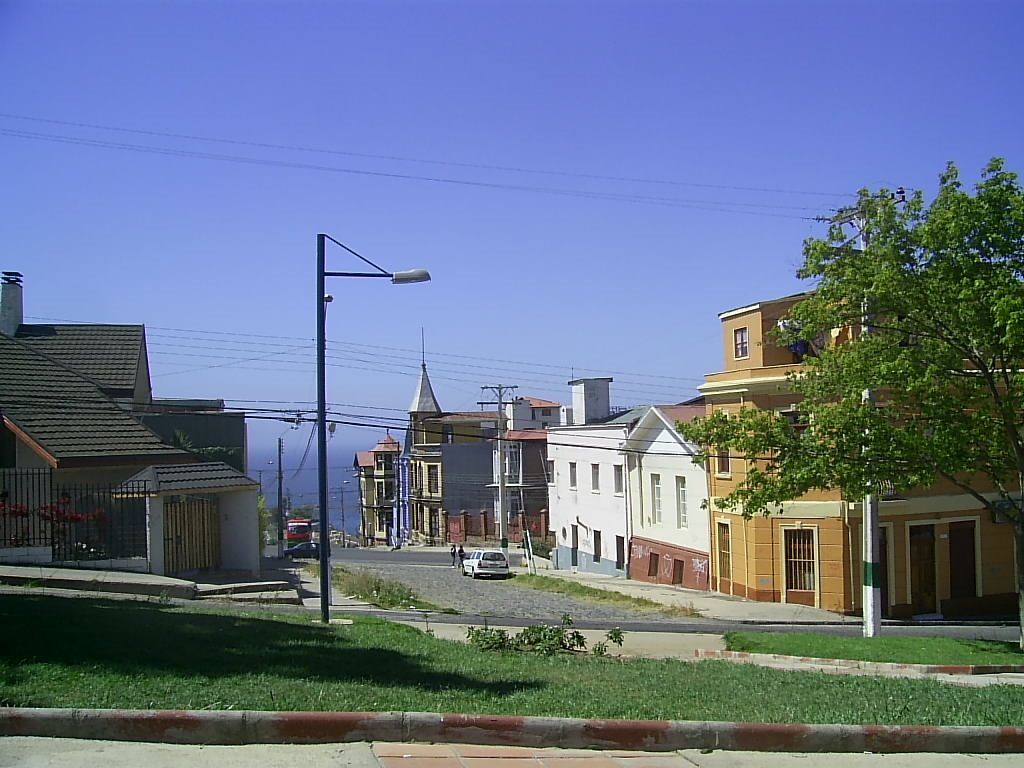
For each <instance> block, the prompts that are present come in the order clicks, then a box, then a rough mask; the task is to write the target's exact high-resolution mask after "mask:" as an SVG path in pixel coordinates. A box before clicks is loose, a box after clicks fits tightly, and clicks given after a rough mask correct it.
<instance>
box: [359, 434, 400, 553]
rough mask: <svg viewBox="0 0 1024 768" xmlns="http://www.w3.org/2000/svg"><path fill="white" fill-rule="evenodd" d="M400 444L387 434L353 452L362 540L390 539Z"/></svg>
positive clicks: (371, 541) (367, 541)
mask: <svg viewBox="0 0 1024 768" xmlns="http://www.w3.org/2000/svg"><path fill="white" fill-rule="evenodd" d="M401 451H402V447H401V446H400V445H399V444H398V441H397V440H395V438H393V437H391V435H387V436H386V437H383V438H381V440H380V441H379V442H378V443H377V444H376V445H375V446H374V447H373V448H372V449H371V450H369V451H359V452H358V453H357V454H356V459H355V469H356V471H357V472H358V474H359V498H360V500H361V501H360V520H361V527H360V531H361V532H362V539H363V540H362V544H364V545H370V546H372V545H374V544H386V543H388V542H389V541H390V540H391V535H390V534H391V527H392V524H393V518H394V510H395V471H396V469H397V465H398V454H399V453H401Z"/></svg>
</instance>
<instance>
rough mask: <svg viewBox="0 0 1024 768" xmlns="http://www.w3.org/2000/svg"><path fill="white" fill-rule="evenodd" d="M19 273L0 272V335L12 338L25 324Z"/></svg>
mask: <svg viewBox="0 0 1024 768" xmlns="http://www.w3.org/2000/svg"><path fill="white" fill-rule="evenodd" d="M21 290H22V289H21V272H0V333H3V334H6V335H7V336H13V335H14V334H15V333H17V331H18V326H19V325H21V324H22V323H24V322H25V311H24V307H23V304H22V298H21Z"/></svg>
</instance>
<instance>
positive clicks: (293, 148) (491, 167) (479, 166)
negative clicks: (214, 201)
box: [0, 112, 851, 198]
mask: <svg viewBox="0 0 1024 768" xmlns="http://www.w3.org/2000/svg"><path fill="white" fill-rule="evenodd" d="M0 117H2V118H6V119H9V120H23V121H31V122H36V123H47V124H49V125H63V126H67V127H73V128H89V129H93V130H102V131H117V132H119V133H132V134H136V135H140V136H154V137H160V138H168V139H184V140H187V141H205V142H212V143H218V144H229V145H233V146H243V147H256V148H259V149H278V150H286V151H290V152H309V153H316V154H325V155H341V156H346V157H360V158H366V159H371V160H388V161H398V162H404V163H426V164H430V165H441V166H450V167H456V168H472V169H476V170H488V171H503V172H509V173H528V174H539V175H544V176H561V177H566V178H579V179H591V180H596V181H615V182H630V183H637V184H658V185H666V186H678V187H697V188H702V189H720V190H729V191H736V192H761V193H769V194H784V195H808V196H816V197H844V198H847V197H851V195H850V194H849V193H848V192H846V193H844V192H814V191H805V190H796V189H774V188H771V187H752V186H737V185H729V184H708V183H701V182H693V181H678V180H671V179H652V178H642V177H633V176H610V175H603V174H596V173H574V172H570V171H553V170H545V169H538V168H522V167H517V166H507V165H496V164H485V163H468V162H461V161H456V160H433V159H425V158H417V157H408V156H402V155H391V154H371V153H366V152H352V151H347V150H339V149H323V148H318V147H305V146H300V145H294V144H279V143H271V142H258V141H244V140H241V139H228V138H222V137H220V138H219V137H212V136H199V135H195V134H187V133H172V132H169V131H153V130H144V129H140V128H125V127H123V126H113V125H101V124H98V123H86V122H80V121H73V120H56V119H48V118H42V117H33V116H29V115H17V114H13V113H10V112H0Z"/></svg>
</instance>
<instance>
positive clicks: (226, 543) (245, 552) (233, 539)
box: [217, 488, 260, 575]
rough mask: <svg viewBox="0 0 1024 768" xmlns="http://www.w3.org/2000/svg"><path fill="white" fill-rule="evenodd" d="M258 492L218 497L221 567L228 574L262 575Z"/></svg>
mask: <svg viewBox="0 0 1024 768" xmlns="http://www.w3.org/2000/svg"><path fill="white" fill-rule="evenodd" d="M257 494H258V491H257V490H256V489H255V488H254V489H252V490H250V491H235V492H234V493H224V494H220V495H219V496H218V502H217V503H218V505H219V507H220V565H221V568H223V569H224V570H226V571H249V572H251V573H252V574H253V575H258V574H259V571H260V533H259V529H260V525H259V513H258V512H257V511H256V496H257Z"/></svg>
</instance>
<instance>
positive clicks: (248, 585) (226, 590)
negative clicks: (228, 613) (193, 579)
mask: <svg viewBox="0 0 1024 768" xmlns="http://www.w3.org/2000/svg"><path fill="white" fill-rule="evenodd" d="M288 590H291V591H292V592H294V591H295V587H293V586H292V585H291V584H289V583H288V582H287V581H240V582H237V583H235V584H196V597H200V598H201V597H222V596H234V595H244V594H247V593H250V592H261V593H262V592H287V591H288Z"/></svg>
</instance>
